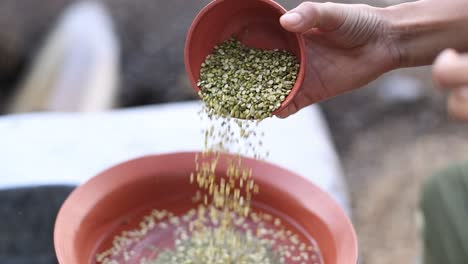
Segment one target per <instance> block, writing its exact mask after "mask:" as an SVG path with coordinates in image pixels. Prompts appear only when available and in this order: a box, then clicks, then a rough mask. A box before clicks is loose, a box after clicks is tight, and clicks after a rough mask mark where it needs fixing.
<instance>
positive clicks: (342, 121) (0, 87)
mask: <svg viewBox="0 0 468 264" xmlns="http://www.w3.org/2000/svg"><path fill="white" fill-rule="evenodd" d="M75 2H77V1H73V0H42V1H37V0H1V1H0V26H1V28H2V30H0V113H1V114H3V115H6V114H9V113H18V112H30V111H49V110H50V111H55V110H57V111H59V110H70V111H88V110H102V109H108V108H111V107H112V108H115V107H116V108H123V107H130V106H141V105H148V104H158V103H165V102H176V101H187V100H194V99H195V98H196V96H195V94H194V93H193V92H192V89H191V88H190V87H189V83H188V80H187V79H186V76H185V71H184V65H183V46H184V41H185V34H186V32H187V29H188V26H189V25H190V23H191V21H192V19H193V17H194V16H195V15H196V13H197V12H198V11H199V9H201V8H202V7H203V6H204V5H205V4H206V3H207V2H209V1H208V0H197V1H193V0H192V1H188V0H171V1H167V0H103V1H100V3H102V5H99V6H98V8H97V9H93V8H90V9H87V8H86V7H79V8H74V9H69V7H70V5H71V4H72V3H75ZM278 2H280V3H281V4H283V5H284V6H285V7H287V8H292V7H294V6H295V5H297V4H299V3H300V2H301V1H299V0H279V1H278ZM336 2H343V3H366V4H370V5H378V6H387V5H392V4H396V3H400V2H405V1H391V0H380V1H370V0H369V1H364V0H355V1H351V0H350V1H336ZM93 12H94V13H93ZM90 14H94V15H91V16H89V15H90ZM64 17H68V18H71V19H69V20H66V21H72V22H66V21H65V20H64V19H63V18H64ZM87 17H88V18H90V19H86V18H87ZM93 19H95V20H93ZM83 25H84V28H85V29H86V30H85V31H86V32H84V33H83V32H80V30H77V31H73V29H76V28H83ZM93 25H100V26H93ZM88 31H90V32H93V33H92V34H93V35H92V37H82V36H86V34H88V33H89V32H88ZM70 32H74V34H69V33H70ZM46 44H47V45H46ZM57 54H61V55H60V56H59V55H57ZM86 65H93V67H98V68H93V69H89V68H88V67H87V66H86ZM91 71H92V72H98V74H97V75H96V74H95V75H93V74H91V73H90V72H91ZM44 76H46V77H44ZM84 83H85V84H87V85H83V84H84ZM65 84H66V85H65ZM73 86H77V87H80V88H79V89H72V88H73ZM93 87H100V89H93ZM83 98H86V99H83ZM96 98H98V99H96ZM321 106H322V109H323V111H324V114H325V117H326V119H327V121H328V125H329V127H330V130H331V133H332V138H333V140H334V143H335V145H336V148H337V150H338V152H339V155H340V159H341V161H342V164H343V167H344V172H345V176H346V179H347V182H348V184H349V190H350V194H351V203H352V210H353V220H354V223H355V226H356V229H357V232H358V236H359V240H360V246H361V249H362V260H363V263H370V264H386V263H389V264H390V263H414V260H415V259H416V258H417V255H418V249H419V246H420V245H419V236H418V231H417V221H415V219H416V217H415V215H416V213H417V209H418V202H419V200H418V199H419V196H418V195H419V189H420V186H421V183H422V181H423V180H424V178H426V177H427V176H429V175H430V174H431V173H432V172H433V171H434V170H436V169H439V168H441V167H443V166H445V165H447V164H449V163H451V162H454V161H458V160H461V159H462V158H466V153H468V137H466V135H464V134H463V131H464V129H462V126H463V125H462V124H459V123H457V122H455V121H452V120H450V118H448V117H447V114H446V111H445V102H444V95H443V94H441V93H439V92H438V91H436V90H435V89H434V87H433V84H432V82H431V75H430V68H429V67H422V68H416V69H404V70H398V71H394V72H391V73H389V74H387V75H385V76H383V77H382V78H380V79H379V80H377V81H375V82H373V83H371V84H369V85H368V86H366V87H364V88H363V89H361V90H359V91H356V92H353V93H349V94H347V95H344V96H341V97H337V98H334V99H331V100H328V101H326V102H323V103H322V104H321ZM465 126H466V125H465ZM465 129H466V127H465ZM1 136H2V135H1V133H0V137H1ZM0 148H2V146H0ZM0 177H8V175H1V176H0ZM70 190H71V189H67V188H62V189H59V190H55V191H57V192H58V193H60V195H59V196H58V197H62V198H59V199H58V200H57V198H53V199H52V198H50V199H49V198H47V197H44V196H40V197H41V198H40V199H44V200H45V201H46V202H50V204H53V205H54V208H56V209H58V207H59V206H60V204H61V202H62V201H63V199H64V198H65V197H66V195H67V194H68V193H69V191H70ZM53 191H54V190H45V191H44V192H46V193H50V192H53ZM11 195H12V193H5V192H3V193H1V194H0V202H1V201H6V200H5V199H6V198H5V197H11ZM14 195H15V196H16V198H15V199H14V202H15V203H17V204H20V205H21V204H24V203H26V201H27V200H28V199H39V198H37V197H36V196H35V195H34V194H30V193H28V194H25V193H22V192H15V193H14ZM1 205H2V206H1V207H0V219H2V220H0V223H2V225H0V234H6V233H7V232H9V230H10V231H11V229H12V228H23V229H24V230H25V231H27V230H34V229H35V226H34V225H35V224H37V225H39V224H40V223H34V224H31V225H30V226H28V227H24V226H17V225H15V223H14V221H13V220H12V221H13V222H8V219H10V218H8V217H4V216H7V215H8V214H21V212H17V211H16V210H15V209H14V208H15V204H10V205H8V203H5V202H4V203H1ZM54 210H55V209H54ZM55 213H56V212H54V211H52V212H50V214H53V215H55ZM50 232H51V230H44V234H46V235H44V236H45V237H47V235H48V234H49V233H50ZM33 239H34V238H33V237H31V236H28V235H27V234H25V237H24V240H25V241H31V240H33ZM46 239H49V238H46ZM50 239H51V238H50ZM50 239H49V240H47V242H45V243H42V244H41V245H36V246H37V247H38V248H35V249H31V247H35V246H31V247H29V248H27V250H37V251H38V252H45V253H44V258H43V259H42V260H41V259H39V258H38V259H36V260H35V261H37V262H35V263H55V262H56V261H55V259H54V258H53V248H52V244H51V242H50ZM7 241H8V236H3V235H2V236H0V263H33V262H31V260H29V261H28V260H19V259H16V260H15V261H16V262H12V261H11V260H10V261H8V259H6V258H3V257H2V256H5V255H6V253H8V252H10V253H11V252H22V250H23V249H22V248H11V245H10V246H6V245H9V244H8V243H7ZM36 244H37V243H36ZM21 261H23V262H21Z"/></svg>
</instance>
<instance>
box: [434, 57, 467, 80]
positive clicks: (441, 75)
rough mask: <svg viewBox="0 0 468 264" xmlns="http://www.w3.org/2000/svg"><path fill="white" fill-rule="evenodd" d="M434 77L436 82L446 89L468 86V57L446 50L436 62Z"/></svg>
mask: <svg viewBox="0 0 468 264" xmlns="http://www.w3.org/2000/svg"><path fill="white" fill-rule="evenodd" d="M433 76H434V81H435V82H436V83H437V84H438V85H439V86H441V87H442V88H445V89H451V88H456V87H460V86H468V55H460V54H458V53H457V52H456V51H454V50H445V51H444V52H442V53H441V54H440V55H439V57H438V58H437V59H436V61H435V64H434V69H433Z"/></svg>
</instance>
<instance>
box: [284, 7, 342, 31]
mask: <svg viewBox="0 0 468 264" xmlns="http://www.w3.org/2000/svg"><path fill="white" fill-rule="evenodd" d="M345 11H346V9H345V8H344V7H343V6H342V5H339V4H333V3H313V2H304V3H302V4H300V5H299V6H298V7H296V8H294V9H292V10H290V11H289V12H287V13H286V14H284V15H283V16H282V17H281V19H280V23H281V25H282V26H283V27H284V28H285V29H286V30H288V31H291V32H297V33H305V32H307V31H309V30H311V29H314V28H319V29H320V30H323V31H331V30H334V29H336V28H337V27H339V26H340V25H341V24H343V22H344V21H345V19H346V12H345Z"/></svg>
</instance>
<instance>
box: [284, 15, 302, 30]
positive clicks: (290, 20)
mask: <svg viewBox="0 0 468 264" xmlns="http://www.w3.org/2000/svg"><path fill="white" fill-rule="evenodd" d="M281 19H282V20H283V22H284V23H287V24H289V25H290V26H293V27H296V26H298V25H300V24H301V23H302V17H301V15H299V14H298V13H287V14H284V15H283V16H282V17H281Z"/></svg>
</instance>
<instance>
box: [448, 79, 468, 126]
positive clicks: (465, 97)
mask: <svg viewBox="0 0 468 264" xmlns="http://www.w3.org/2000/svg"><path fill="white" fill-rule="evenodd" d="M448 111H449V113H450V115H451V116H453V117H455V118H456V119H459V120H461V121H466V122H468V86H464V87H462V88H458V89H455V90H454V91H453V92H452V94H450V96H449V102H448Z"/></svg>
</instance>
